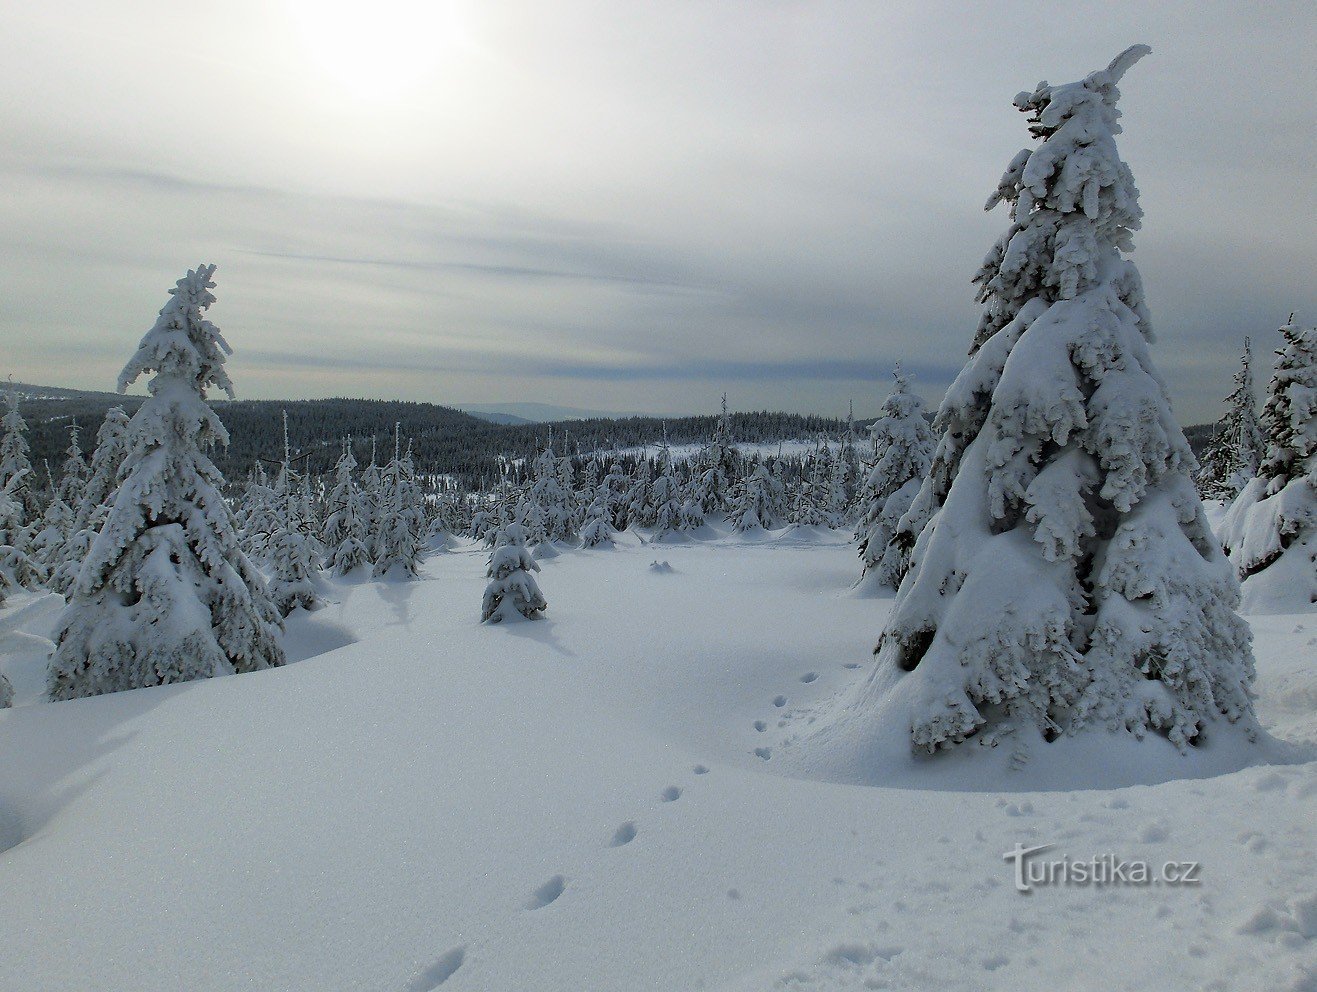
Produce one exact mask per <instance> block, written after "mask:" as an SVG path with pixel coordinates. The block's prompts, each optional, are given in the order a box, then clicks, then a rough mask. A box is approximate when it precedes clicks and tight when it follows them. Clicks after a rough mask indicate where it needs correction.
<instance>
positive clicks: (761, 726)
mask: <svg viewBox="0 0 1317 992" xmlns="http://www.w3.org/2000/svg"><path fill="white" fill-rule="evenodd" d="M767 729H768V724H766V723H765V722H764V721H763V720H756V721H755V730H757V731H759V732H760V733H761V734H762V733H763V732H764V731H765V730H767Z"/></svg>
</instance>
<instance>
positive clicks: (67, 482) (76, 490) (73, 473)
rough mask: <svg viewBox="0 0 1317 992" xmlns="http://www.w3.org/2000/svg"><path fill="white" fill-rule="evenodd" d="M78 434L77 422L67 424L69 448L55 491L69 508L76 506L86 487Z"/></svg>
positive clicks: (83, 462)
mask: <svg viewBox="0 0 1317 992" xmlns="http://www.w3.org/2000/svg"><path fill="white" fill-rule="evenodd" d="M80 434H81V432H80V431H79V430H78V422H77V421H76V420H74V421H72V422H71V423H70V424H69V447H68V450H67V451H66V453H65V458H64V464H63V466H61V468H60V478H59V486H58V487H57V488H56V490H55V492H56V493H57V494H58V495H59V498H60V499H62V500H63V501H64V502H65V504H66V505H68V506H69V507H70V508H72V507H76V506H77V505H78V503H79V501H80V500H81V499H82V492H83V489H84V488H85V487H86V485H87V471H88V470H87V460H86V459H85V458H84V457H83V455H82V445H81V442H80V440H79V438H80Z"/></svg>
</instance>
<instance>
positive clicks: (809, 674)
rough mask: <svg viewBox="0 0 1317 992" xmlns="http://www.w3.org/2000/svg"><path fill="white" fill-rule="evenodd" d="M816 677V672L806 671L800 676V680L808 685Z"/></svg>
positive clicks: (817, 674)
mask: <svg viewBox="0 0 1317 992" xmlns="http://www.w3.org/2000/svg"><path fill="white" fill-rule="evenodd" d="M818 677H819V673H818V672H806V673H805V674H804V675H802V676H801V677H800V681H802V682H804V683H805V684H806V685H809V684H810V683H811V682H813V681H814V680H815V679H817V678H818Z"/></svg>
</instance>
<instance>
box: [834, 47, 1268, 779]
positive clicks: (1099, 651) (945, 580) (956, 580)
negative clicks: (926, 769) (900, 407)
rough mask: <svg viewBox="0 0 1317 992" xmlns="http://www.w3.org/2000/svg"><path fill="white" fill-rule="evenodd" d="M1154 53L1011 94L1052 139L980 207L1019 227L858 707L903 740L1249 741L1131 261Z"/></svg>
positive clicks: (984, 283)
mask: <svg viewBox="0 0 1317 992" xmlns="http://www.w3.org/2000/svg"><path fill="white" fill-rule="evenodd" d="M1147 52H1148V49H1147V48H1146V47H1144V46H1136V47H1134V48H1131V49H1129V50H1127V51H1126V52H1124V53H1122V54H1121V55H1120V56H1118V57H1117V58H1116V59H1115V61H1113V62H1112V63H1111V65H1110V66H1109V67H1108V68H1107V69H1105V70H1101V71H1098V72H1095V73H1092V74H1091V75H1089V76H1088V77H1086V78H1085V79H1083V80H1081V81H1079V82H1076V83H1071V84H1067V85H1063V86H1050V85H1048V84H1046V83H1040V84H1039V85H1038V87H1037V88H1036V89H1035V90H1034V91H1033V92H1026V93H1021V94H1020V95H1019V96H1017V97H1016V99H1015V105H1016V107H1017V108H1018V109H1020V110H1021V111H1023V112H1025V113H1027V114H1029V116H1030V131H1031V133H1032V134H1033V136H1034V137H1035V138H1037V139H1041V144H1039V145H1038V146H1037V147H1035V148H1033V149H1025V150H1024V151H1022V152H1021V153H1019V155H1017V156H1016V157H1015V159H1014V161H1012V163H1011V165H1010V167H1009V168H1008V170H1007V172H1006V174H1005V176H1004V177H1003V179H1002V181H1001V184H1000V185H999V186H998V188H997V191H996V192H995V193H994V194H993V195H992V197H991V198H990V199H989V201H988V207H989V208H991V207H992V206H994V205H995V204H997V203H1003V202H1004V203H1006V204H1008V205H1009V207H1010V213H1011V224H1010V227H1009V228H1008V230H1007V231H1006V233H1005V235H1004V236H1003V237H1002V238H1001V239H1000V240H999V241H998V242H997V244H996V245H995V246H994V248H993V249H992V251H991V252H990V253H989V255H988V257H987V259H986V260H985V262H984V265H983V268H982V269H981V271H980V272H979V274H978V276H977V277H976V280H975V281H976V282H977V283H978V285H979V287H980V290H979V299H980V302H982V303H983V305H984V310H983V316H982V320H981V321H980V324H979V330H978V333H977V334H976V335H975V338H974V342H973V347H972V350H971V354H970V359H969V362H968V364H967V365H966V367H965V369H964V370H963V371H962V372H961V374H960V375H959V376H958V377H957V379H956V381H955V382H954V383H953V384H952V386H951V388H950V390H949V391H948V392H947V395H946V398H945V399H944V401H943V403H942V406H941V409H940V410H939V412H938V417H937V427H938V428H940V430H941V431H942V439H941V441H940V443H939V445H938V448H937V451H936V453H935V456H934V459H933V464H932V466H931V472H930V475H929V477H928V479H927V480H926V481H925V483H924V485H923V486H922V487H921V491H920V493H919V495H918V496H917V497H916V500H915V502H914V504H913V506H912V509H911V511H910V513H909V514H907V517H908V518H909V517H911V515H912V514H913V515H915V516H916V517H922V518H923V519H924V520H926V521H928V523H927V526H926V527H924V528H923V529H922V533H920V534H919V538H918V542H917V544H916V546H915V549H914V556H913V559H912V562H911V568H910V571H909V573H908V574H907V575H906V577H905V580H904V581H903V582H902V583H901V587H900V590H899V592H898V594H897V597H896V601H895V603H894V605H893V608H892V611H891V613H890V615H889V619H888V622H887V625H886V629H885V630H884V631H883V634H882V638H881V641H880V643H879V647H878V653H879V665H878V668H877V670H876V672H875V674H874V676H873V677H872V679H871V680H870V682H869V683H868V685H867V686H866V689H865V693H864V696H863V699H862V701H861V702H860V704H859V706H858V708H857V709H856V710H853V711H852V716H853V717H857V718H858V719H859V720H861V721H863V720H865V719H868V720H873V719H874V718H875V717H874V714H875V713H878V712H881V713H882V714H883V716H882V719H886V720H892V721H895V722H896V723H897V724H898V725H901V726H905V727H908V728H909V732H910V736H911V743H912V744H913V746H914V748H916V749H918V750H925V751H930V752H931V751H935V750H938V749H941V748H950V747H953V746H955V745H957V744H960V743H961V742H963V741H965V740H967V739H977V740H978V741H979V742H981V743H983V744H988V745H991V744H995V743H997V742H999V741H1002V740H1004V739H1009V740H1012V741H1013V742H1014V743H1013V745H1012V747H1011V750H1012V752H1013V754H1014V755H1015V756H1016V757H1017V758H1023V757H1024V756H1025V755H1026V754H1027V753H1028V751H1029V746H1030V742H1031V741H1038V740H1051V739H1054V738H1056V737H1058V736H1060V735H1063V734H1075V733H1079V732H1081V731H1084V730H1085V729H1086V728H1107V729H1109V730H1111V731H1113V732H1120V733H1127V734H1130V735H1133V736H1134V737H1136V738H1143V737H1144V736H1145V735H1161V736H1164V737H1165V738H1167V739H1169V740H1170V741H1171V742H1173V743H1174V744H1175V745H1176V746H1177V747H1179V748H1181V749H1184V748H1186V747H1188V746H1189V745H1191V744H1195V743H1197V742H1199V741H1202V740H1205V739H1206V738H1207V737H1208V736H1213V735H1216V734H1222V735H1226V736H1229V735H1230V734H1232V733H1238V734H1241V735H1244V736H1246V737H1249V738H1252V737H1254V736H1255V734H1256V729H1255V728H1256V722H1255V720H1254V718H1253V715H1252V703H1251V701H1250V695H1249V684H1250V682H1251V681H1252V679H1253V659H1252V653H1251V650H1250V646H1249V641H1250V635H1249V629H1248V626H1247V625H1246V624H1245V623H1244V622H1243V620H1241V619H1240V617H1239V616H1238V615H1237V613H1236V612H1235V609H1236V606H1237V604H1238V587H1237V585H1236V583H1235V580H1234V577H1233V576H1232V575H1231V574H1230V569H1229V565H1228V563H1227V562H1226V561H1225V559H1224V558H1223V557H1222V555H1221V554H1220V549H1219V548H1218V547H1217V546H1216V542H1215V541H1214V539H1213V537H1212V534H1211V532H1210V530H1209V529H1208V526H1207V521H1206V519H1205V518H1204V515H1203V510H1202V505H1201V503H1200V502H1199V499H1198V494H1197V492H1196V490H1195V489H1194V486H1193V482H1192V479H1191V473H1192V472H1193V470H1194V469H1195V467H1196V466H1195V463H1194V459H1193V455H1192V454H1191V452H1190V450H1189V446H1188V443H1187V442H1186V441H1185V439H1184V435H1183V433H1182V432H1181V430H1180V428H1179V426H1178V425H1177V424H1176V422H1175V418H1174V416H1173V415H1172V413H1171V409H1170V403H1169V400H1168V397H1167V392H1166V388H1165V386H1164V385H1163V383H1162V380H1161V378H1160V376H1159V375H1158V373H1157V372H1156V370H1155V368H1154V366H1153V363H1152V357H1151V353H1150V350H1149V342H1150V341H1151V338H1152V333H1151V327H1150V325H1149V318H1148V310H1147V308H1146V306H1145V304H1144V298H1143V290H1142V285H1141V282H1140V279H1139V274H1138V272H1137V270H1136V269H1135V267H1134V265H1133V264H1132V263H1131V262H1130V261H1128V260H1127V259H1126V258H1125V253H1126V252H1128V251H1130V250H1131V249H1132V247H1133V242H1132V234H1133V232H1134V231H1135V230H1137V229H1138V227H1139V226H1140V218H1141V216H1142V211H1141V210H1140V208H1139V204H1138V192H1137V190H1136V189H1135V186H1134V181H1133V177H1132V175H1131V174H1130V170H1129V168H1128V166H1126V164H1125V163H1124V162H1122V161H1121V159H1120V156H1119V154H1118V152H1117V149H1116V142H1115V136H1116V134H1118V133H1119V131H1120V128H1119V126H1118V124H1117V120H1118V118H1119V111H1118V110H1117V108H1116V103H1117V99H1118V96H1119V92H1118V90H1117V83H1118V81H1119V80H1120V78H1121V76H1122V75H1123V74H1124V73H1125V72H1126V70H1127V69H1128V68H1129V67H1130V66H1132V65H1133V64H1134V63H1135V62H1136V61H1137V60H1138V59H1139V58H1141V57H1142V56H1143V55H1144V54H1146V53H1147ZM1008 735H1013V736H1010V737H1008Z"/></svg>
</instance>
